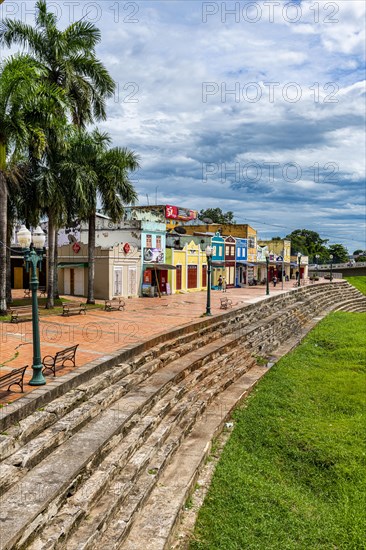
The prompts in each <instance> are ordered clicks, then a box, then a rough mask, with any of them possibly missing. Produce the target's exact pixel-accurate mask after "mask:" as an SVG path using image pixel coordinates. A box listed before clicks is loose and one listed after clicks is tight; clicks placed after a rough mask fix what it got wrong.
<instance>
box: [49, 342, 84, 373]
mask: <svg viewBox="0 0 366 550" xmlns="http://www.w3.org/2000/svg"><path fill="white" fill-rule="evenodd" d="M78 345H79V344H76V345H75V346H70V347H69V348H65V349H63V350H61V351H58V352H57V353H56V355H45V356H44V357H43V359H42V365H43V371H45V370H47V369H48V370H51V371H52V372H53V376H56V367H57V366H61V367H63V366H64V365H65V363H66V362H67V361H70V362H71V363H72V364H73V366H74V367H75V366H76V365H75V355H76V349H77V347H78Z"/></svg>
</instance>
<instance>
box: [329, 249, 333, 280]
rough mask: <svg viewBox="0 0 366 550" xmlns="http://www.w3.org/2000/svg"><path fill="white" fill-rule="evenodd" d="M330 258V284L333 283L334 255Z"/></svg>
mask: <svg viewBox="0 0 366 550" xmlns="http://www.w3.org/2000/svg"><path fill="white" fill-rule="evenodd" d="M329 258H330V282H332V281H333V254H331V255H330V256H329Z"/></svg>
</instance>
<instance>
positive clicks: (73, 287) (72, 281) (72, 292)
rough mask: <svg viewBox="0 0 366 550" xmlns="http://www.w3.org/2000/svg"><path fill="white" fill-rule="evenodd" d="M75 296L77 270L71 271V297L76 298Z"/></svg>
mask: <svg viewBox="0 0 366 550" xmlns="http://www.w3.org/2000/svg"><path fill="white" fill-rule="evenodd" d="M74 294H75V270H74V269H70V295H71V296H74Z"/></svg>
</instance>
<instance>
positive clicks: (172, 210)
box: [165, 205, 197, 222]
mask: <svg viewBox="0 0 366 550" xmlns="http://www.w3.org/2000/svg"><path fill="white" fill-rule="evenodd" d="M165 217H166V218H167V219H169V220H182V221H186V222H187V221H189V220H195V219H196V218H197V210H188V209H187V208H179V206H170V205H166V207H165Z"/></svg>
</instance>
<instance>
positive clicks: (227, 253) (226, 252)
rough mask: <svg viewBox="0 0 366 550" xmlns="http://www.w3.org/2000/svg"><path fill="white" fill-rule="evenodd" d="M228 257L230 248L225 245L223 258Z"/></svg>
mask: <svg viewBox="0 0 366 550" xmlns="http://www.w3.org/2000/svg"><path fill="white" fill-rule="evenodd" d="M229 255H230V246H229V245H225V256H229Z"/></svg>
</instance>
